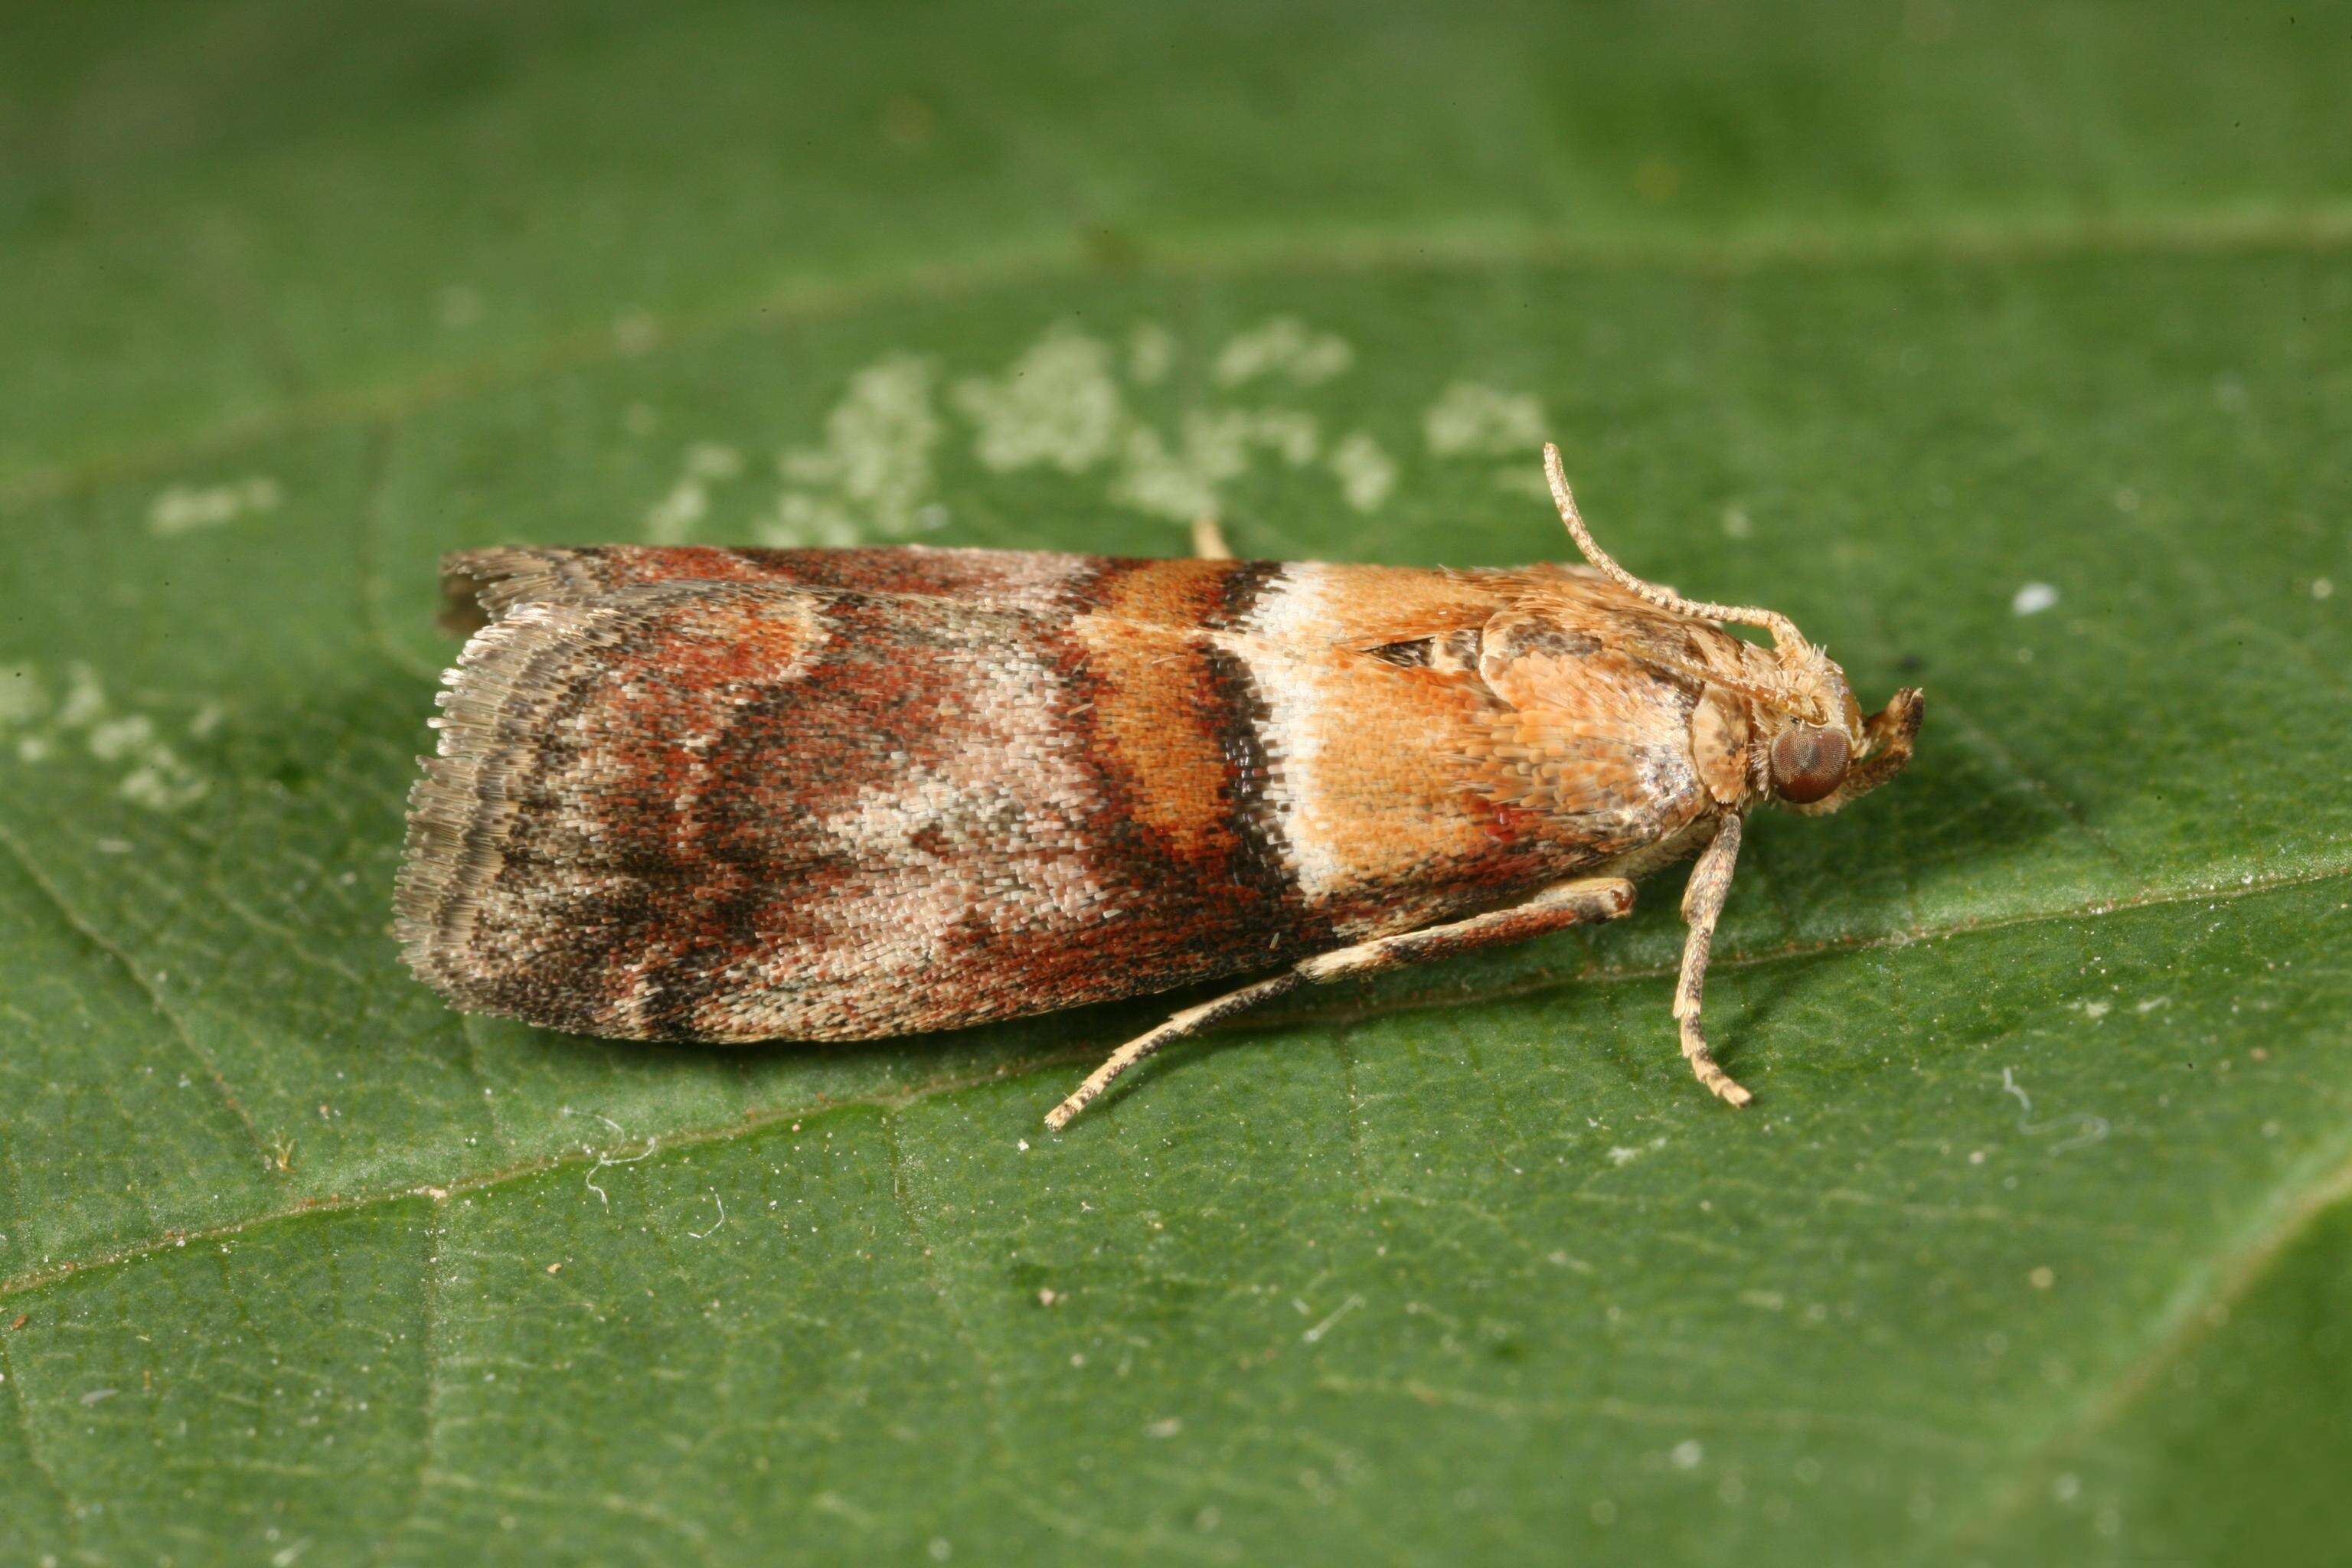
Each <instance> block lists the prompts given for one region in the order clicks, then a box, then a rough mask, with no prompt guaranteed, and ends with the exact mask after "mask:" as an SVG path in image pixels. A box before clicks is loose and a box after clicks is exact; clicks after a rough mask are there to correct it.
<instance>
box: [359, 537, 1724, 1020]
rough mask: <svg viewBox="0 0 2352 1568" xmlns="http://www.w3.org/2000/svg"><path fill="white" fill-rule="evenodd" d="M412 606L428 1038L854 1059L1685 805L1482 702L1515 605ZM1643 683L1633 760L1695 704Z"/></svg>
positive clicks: (1598, 732)
mask: <svg viewBox="0 0 2352 1568" xmlns="http://www.w3.org/2000/svg"><path fill="white" fill-rule="evenodd" d="M447 577H448V580H449V582H450V583H451V584H452V586H453V590H454V592H453V595H452V599H453V603H457V602H458V601H460V600H462V599H464V598H473V599H475V600H477V601H478V603H479V605H481V608H482V611H483V612H484V613H485V614H486V615H487V616H488V617H489V619H488V625H487V626H484V627H483V628H482V629H480V630H479V631H478V632H477V634H476V635H475V637H474V638H473V640H472V641H471V642H470V643H469V644H468V646H467V650H466V653H465V655H464V656H463V658H462V659H461V664H460V668H459V669H458V670H457V671H456V672H455V673H454V675H453V679H452V684H451V689H450V690H449V691H448V692H447V693H446V694H445V696H444V707H445V712H444V715H443V718H442V719H441V721H440V723H441V726H442V742H441V750H440V755H438V756H437V757H436V758H434V759H432V760H431V761H430V762H429V763H428V764H427V773H426V777H425V779H424V780H423V781H422V782H421V783H420V784H419V785H418V787H417V790H416V793H415V799H414V802H413V807H412V817H411V828H410V842H409V853H408V858H407V863H406V865H405V867H404V870H403V873H402V878H401V886H400V891H399V921H398V931H399V934H400V937H401V940H402V941H403V942H404V947H405V949H406V952H407V954H408V957H409V960H410V962H411V963H412V964H414V965H415V967H416V969H417V970H418V972H419V973H421V974H423V975H424V976H425V978H426V979H428V980H430V981H431V982H433V983H434V984H436V986H438V987H439V988H441V989H442V990H443V991H444V992H445V993H446V994H448V995H449V996H450V997H451V998H452V999H453V1000H454V1001H456V1002H457V1003H459V1004H460V1005H465V1006H467V1007H471V1008H476V1009H479V1010H484V1011H490V1012H498V1013H504V1014H509V1015H512V1016H520V1017H524V1018H528V1019H530V1020H532V1021H534V1022H538V1023H542V1024H546V1025H550V1026H556V1027H562V1028H567V1029H572V1030H577V1031H582V1032H587V1033H595V1034H605V1035H619V1036H626V1037H648V1038H701V1039H719V1040H743V1039H754V1038H765V1037H793V1038H856V1037H872V1036H879V1035H887V1034H896V1033H901V1032H908V1031H914V1030H921V1029H933V1028H940V1027H946V1026H955V1025H961V1024H967V1023H973V1022H978V1021H982V1020H985V1019H992V1018H1002V1017H1007V1016H1018V1015H1022V1014H1026V1013H1034V1012H1040V1011H1045V1010H1049V1009H1053V1008H1057V1007H1063V1006H1068V1005H1075V1004H1078V1003H1083V1002H1088V1001H1095V1000H1101V999H1105V998H1108V997H1112V996H1118V995H1128V994H1137V993H1140V992H1145V991H1150V990H1156V989H1161V988H1165V987H1168V986H1171V985H1177V984H1185V983H1187V982H1191V981H1194V980H1200V979H1205V978H1209V977H1211V976H1214V975H1220V974H1229V973H1238V972H1244V971H1249V970H1255V969H1262V968H1269V967H1272V966H1274V965H1276V964H1278V963H1285V962H1287V961H1289V960H1291V959H1295V958H1297V957H1299V956H1302V955H1303V954H1305V953H1307V952H1316V951H1320V950H1323V949H1327V948H1329V947H1332V946H1335V945H1338V944H1339V943H1341V942H1349V941H1356V940H1360V939H1361V938H1363V937H1366V936H1370V935H1381V934H1386V933H1389V932H1392V931H1404V930H1411V929H1414V928H1416V927H1418V926H1420V925H1423V924H1426V923H1428V922H1429V921H1433V920H1438V919H1444V918H1450V917H1451V916H1453V915H1455V914H1459V913H1461V912H1464V911H1465V910H1470V909H1474V908H1478V907H1486V906H1491V905H1493V904H1496V903H1499V902H1503V901H1507V900H1510V899H1513V898H1516V897H1517V896H1521V895H1523V894H1524V893H1525V892H1527V891H1528V890H1529V889H1533V888H1535V887H1538V886H1540V885H1542V884H1544V883H1546V882H1548V881H1550V880H1553V879H1557V878H1558V877H1559V876H1561V875H1564V874H1569V873H1572V872H1574V871H1576V870H1578V869H1580V868H1588V867H1591V866H1594V865H1596V864H1601V863H1605V862H1608V861H1609V860H1611V859H1612V858H1615V857H1622V855H1624V854H1625V853H1627V852H1629V850H1630V849H1631V848H1632V847H1633V846H1632V845H1631V844H1629V843H1627V842H1621V841H1620V840H1621V838H1622V835H1618V834H1616V833H1614V832H1612V830H1611V827H1610V824H1611V823H1612V822H1613V821H1615V820H1616V818H1617V817H1618V816H1625V817H1626V818H1627V819H1628V820H1630V819H1631V816H1632V814H1633V811H1634V810H1635V809H1636V808H1638V809H1640V810H1642V811H1644V812H1647V813H1648V814H1649V816H1648V817H1647V820H1648V821H1650V822H1651V823H1652V824H1654V823H1655V822H1656V821H1658V820H1659V816H1658V815H1657V813H1658V812H1659V811H1661V810H1663V811H1664V812H1665V814H1666V815H1667V816H1670V817H1671V816H1675V814H1677V813H1679V814H1681V816H1684V817H1687V816H1690V815H1692V814H1694V813H1695V812H1696V810H1697V809H1698V806H1699V804H1700V802H1701V798H1702V796H1701V793H1700V790H1699V786H1698V784H1697V782H1696V779H1694V778H1693V777H1692V776H1691V774H1690V769H1689V766H1688V761H1687V751H1688V748H1687V744H1686V743H1685V744H1683V747H1682V752H1681V755H1682V756H1683V758H1684V761H1683V763H1682V765H1681V768H1680V771H1679V773H1677V772H1676V770H1675V763H1674V760H1673V759H1674V756H1675V754H1676V753H1675V742H1676V740H1677V737H1676V736H1675V735H1674V734H1671V733H1663V732H1660V733H1653V732H1651V731H1638V732H1636V731H1626V730H1625V729H1624V728H1623V726H1622V725H1621V726H1620V727H1619V729H1618V730H1617V731H1610V730H1609V729H1608V728H1607V725H1606V722H1605V719H1606V715H1605V714H1603V713H1601V712H1600V711H1598V710H1594V711H1589V712H1569V711H1559V712H1554V713H1552V714H1551V717H1550V718H1549V719H1548V720H1546V719H1540V718H1538V719H1531V718H1530V714H1529V712H1528V711H1527V710H1521V709H1518V708H1516V707H1514V706H1512V704H1511V703H1510V702H1509V701H1507V700H1505V699H1504V698H1503V697H1501V696H1498V694H1497V689H1498V688H1499V689H1504V690H1508V689H1510V688H1511V686H1512V670H1513V668H1514V666H1515V664H1516V662H1517V659H1518V658H1519V657H1520V656H1519V655H1517V654H1513V655H1512V656H1511V657H1509V658H1499V659H1498V658H1489V657H1487V655H1488V653H1489V651H1490V650H1489V648H1488V647H1487V646H1486V643H1487V641H1488V640H1489V639H1488V636H1487V628H1488V627H1489V626H1490V623H1494V622H1495V621H1496V617H1497V616H1506V615H1507V614H1508V613H1509V612H1510V609H1511V606H1512V605H1513V604H1514V603H1516V602H1517V599H1518V598H1520V597H1522V596H1523V595H1524V593H1525V589H1526V584H1525V581H1524V580H1523V578H1522V577H1520V576H1514V575H1512V574H1442V573H1435V572H1427V571H1410V570H1403V569H1395V568H1380V567H1347V566H1319V565H1298V564H1282V563H1263V562H1225V561H1216V562H1208V561H1201V562H1191V561H1179V562H1164V561H1152V562H1146V561H1118V560H1108V559H1104V558H1097V557H1089V556H1073V555H1052V554H1045V553H1031V552H994V551H895V550H894V551H841V552H827V551H804V552H801V551H786V552H760V551H728V550H709V549H676V550H652V549H638V548H631V547H613V548H608V549H603V550H584V551H562V550H510V551H488V552H474V553H471V554H468V555H464V556H458V557H455V558H453V559H452V562H451V563H450V565H449V569H448V573H447ZM1544 582H1545V583H1546V584H1548V585H1549V589H1548V591H1553V592H1566V593H1570V594H1579V593H1587V592H1590V593H1595V594H1604V595H1605V594H1610V593H1613V592H1614V590H1612V589H1607V588H1606V587H1605V586H1594V585H1592V584H1586V583H1584V582H1582V581H1581V580H1580V579H1574V578H1572V577H1571V576H1570V574H1546V576H1545V577H1544ZM1595 651H1597V650H1595ZM1544 652H1545V656H1546V657H1553V658H1559V657H1566V658H1574V657H1577V654H1576V652H1575V650H1574V649H1572V648H1570V649H1565V650H1564V649H1562V648H1559V647H1549V648H1547V649H1546V650H1544ZM1647 668H1648V667H1646V666H1644V667H1640V668H1633V669H1631V670H1629V671H1622V672H1617V674H1618V675H1621V676H1622V680H1623V681H1633V682H1635V683H1639V682H1640V681H1642V680H1643V679H1648V680H1651V681H1653V682H1656V681H1660V680H1663V679H1665V678H1664V677H1661V676H1659V675H1657V674H1656V673H1655V672H1654V671H1651V672H1650V673H1648V674H1646V675H1645V674H1644V673H1643V671H1644V670H1645V669H1647ZM1621 684H1622V682H1621ZM1667 686H1668V687H1670V688H1671V689H1672V690H1671V693H1670V695H1672V697H1673V701H1671V702H1669V703H1668V704H1667V705H1666V707H1665V708H1664V709H1660V710H1657V711H1661V712H1665V713H1667V714H1668V715H1669V717H1668V718H1667V719H1666V720H1664V721H1660V720H1658V719H1657V718H1656V716H1655V713H1653V714H1652V716H1651V718H1650V720H1649V723H1650V725H1651V730H1653V731H1654V730H1656V728H1657V726H1658V724H1659V723H1661V722H1663V723H1664V725H1665V727H1666V730H1668V731H1671V730H1672V728H1673V726H1674V724H1675V723H1676V722H1684V723H1686V722H1687V716H1688V715H1689V713H1690V712H1691V710H1692V706H1693V703H1694V702H1695V701H1696V695H1697V692H1698V687H1697V685H1696V683H1695V682H1689V681H1685V682H1681V683H1680V684H1676V683H1675V682H1672V681H1668V682H1667ZM1612 689H1613V688H1612ZM1571 695H1572V689H1571ZM1631 695H1639V693H1633V694H1631ZM1653 695H1654V693H1653ZM1676 704H1679V706H1678V707H1677V706H1676ZM1677 713H1678V714H1680V715H1681V716H1682V717H1681V718H1680V719H1675V717H1673V715H1675V714H1677ZM1548 746H1549V747H1553V748H1554V751H1553V752H1549V753H1548V752H1545V750H1544V748H1546V747H1548ZM1562 746H1565V747H1567V748H1568V750H1567V751H1565V752H1561V751H1559V749H1558V748H1559V747H1562ZM1580 811H1581V812H1582V813H1583V818H1582V826H1574V825H1575V824H1577V823H1578V822H1579V821H1580V817H1579V813H1580ZM1563 823H1567V824H1570V825H1571V826H1568V827H1565V828H1564V827H1563V826H1562V824H1563Z"/></svg>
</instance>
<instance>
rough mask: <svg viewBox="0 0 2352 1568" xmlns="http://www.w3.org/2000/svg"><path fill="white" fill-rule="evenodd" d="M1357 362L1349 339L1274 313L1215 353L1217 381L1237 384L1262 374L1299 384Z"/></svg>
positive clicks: (1323, 378) (1308, 383)
mask: <svg viewBox="0 0 2352 1568" xmlns="http://www.w3.org/2000/svg"><path fill="white" fill-rule="evenodd" d="M1355 362H1356V351H1355V350H1354V349H1353V348H1351V347H1349V343H1348V340H1347V339H1345V338H1343V337H1340V336H1339V335H1338V334H1337V333H1333V332H1318V331H1311V330H1309V329H1308V327H1307V323H1305V322H1304V321H1299V320H1298V319H1297V317H1295V316H1276V317H1275V318H1274V319H1273V320H1272V321H1267V322H1265V324H1264V325H1262V326H1257V327H1253V328H1251V329H1250V330H1249V331H1245V332H1242V333H1240V334H1238V335H1236V336H1234V338H1231V339H1229V340H1228V341H1227V342H1226V343H1225V346H1224V347H1223V348H1222V349H1220V350H1219V351H1218V352H1217V369H1216V376H1217V384H1218V385H1220V386H1239V385H1240V384H1242V383H1244V382H1245V381H1249V380H1252V379H1253V378H1255V377H1257V376H1261V375H1286V376H1288V377H1289V378H1290V379H1291V380H1293V381H1295V382H1297V383H1298V384H1300V385H1302V386H1313V385H1314V384H1316V383H1318V382H1323V381H1328V380H1330V379H1331V378H1332V377H1333V376H1335V375H1338V374H1340V373H1341V372H1342V371H1344V370H1346V369H1347V368H1348V367H1349V365H1351V364H1353V363H1355Z"/></svg>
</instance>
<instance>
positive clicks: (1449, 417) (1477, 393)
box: [1421, 381, 1544, 458]
mask: <svg viewBox="0 0 2352 1568" xmlns="http://www.w3.org/2000/svg"><path fill="white" fill-rule="evenodd" d="M1421 427H1422V433H1423V435H1424V436H1426V437H1428V440H1429V449H1430V450H1431V451H1432V452H1434V453H1436V454H1437V455H1438V456H1439V457H1441V458H1454V457H1468V456H1482V457H1496V456H1500V455H1502V454H1504V453H1507V452H1526V451H1532V450H1534V449H1535V448H1536V447H1538V446H1540V445H1541V444H1542V443H1543V438H1544V411H1543V404H1542V403H1541V402H1539V401H1538V399H1537V398H1536V397H1534V396H1533V395H1530V394H1528V393H1515V392H1505V391H1503V390H1502V389H1500V388H1499V387H1493V386H1487V385H1485V384H1481V383H1478V382H1475V381H1457V382H1455V383H1454V384H1452V385H1451V386H1448V387H1447V388H1446V389H1445V390H1444V393H1443V394H1441V395H1439V397H1438V399H1437V401H1436V402H1435V403H1433V404H1431V405H1429V408H1428V411H1427V412H1425V413H1424V414H1423V416H1422V417H1421Z"/></svg>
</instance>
